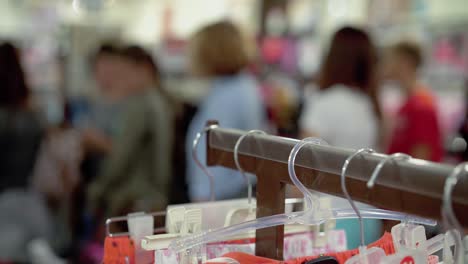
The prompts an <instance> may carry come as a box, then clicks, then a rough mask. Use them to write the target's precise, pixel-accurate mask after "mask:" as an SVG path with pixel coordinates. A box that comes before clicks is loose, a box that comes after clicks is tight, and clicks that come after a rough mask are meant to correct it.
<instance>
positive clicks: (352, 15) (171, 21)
mask: <svg viewBox="0 0 468 264" xmlns="http://www.w3.org/2000/svg"><path fill="white" fill-rule="evenodd" d="M467 4H468V3H467V1H466V0H427V1H426V0H411V1H409V0H408V1H406V0H392V1H390V0H387V1H381V0H352V1H350V0H0V40H12V41H14V42H15V44H16V45H17V46H18V47H19V48H20V49H21V52H22V58H21V59H22V60H23V61H22V62H23V65H24V67H25V71H26V76H27V78H28V83H29V85H30V87H31V89H32V91H33V100H34V102H35V103H36V104H37V105H38V106H39V108H40V110H41V111H42V112H43V113H44V115H45V116H46V117H47V122H49V124H50V125H57V124H60V123H61V122H62V121H63V120H64V118H65V117H64V111H63V109H64V105H65V103H67V104H71V105H72V106H74V107H75V108H74V110H75V111H79V102H81V101H82V100H83V99H89V98H93V97H95V93H96V87H95V83H94V81H93V76H92V70H91V69H90V57H91V55H92V54H93V52H94V51H95V50H96V48H97V47H98V46H99V45H100V44H101V43H102V42H103V41H109V40H115V41H118V42H122V43H131V44H138V45H141V46H143V47H145V48H146V49H147V50H148V51H150V52H151V53H152V54H153V55H154V58H156V59H157V63H158V65H159V66H160V69H161V72H162V76H163V81H164V86H163V87H164V88H165V89H166V90H167V91H168V92H169V93H170V94H172V95H173V96H174V97H175V98H177V99H178V100H179V101H180V102H183V103H184V104H187V105H190V106H193V107H196V106H197V104H198V103H199V102H200V100H201V99H202V98H204V95H205V94H206V88H207V87H208V86H206V85H204V83H203V81H201V80H197V79H194V78H193V77H192V76H191V75H190V74H189V72H188V69H187V55H186V54H185V51H186V47H187V41H188V38H189V37H190V36H191V34H192V33H194V32H195V31H196V30H198V29H199V28H200V27H202V26H204V25H206V24H208V23H210V22H215V21H218V20H220V19H225V18H228V19H230V20H232V21H234V22H235V23H236V24H237V25H239V26H240V27H241V28H242V30H243V31H244V32H245V33H246V35H247V36H249V37H250V38H252V40H254V41H253V43H256V45H255V46H253V47H252V51H253V52H254V53H255V54H256V56H257V58H261V60H262V63H261V65H257V66H258V67H259V68H257V69H256V73H257V77H258V79H259V80H260V82H262V83H267V84H269V85H270V86H271V87H274V89H275V91H281V92H278V94H281V95H282V96H281V97H282V98H280V99H278V98H277V97H271V98H269V99H271V102H267V104H271V106H272V107H273V108H274V111H276V113H277V114H278V115H277V120H275V121H276V123H275V124H274V126H273V125H272V128H273V127H274V129H276V131H275V130H273V131H275V132H276V134H279V135H283V136H291V137H297V136H298V135H297V118H298V115H299V113H300V106H301V99H302V98H303V97H304V94H305V93H307V89H305V87H308V85H311V84H313V82H314V78H315V76H316V74H317V71H318V69H319V66H320V65H319V62H320V60H321V56H322V54H323V53H324V50H326V48H327V44H328V43H327V41H328V40H329V38H330V36H331V34H333V32H334V31H335V30H337V29H338V28H339V27H340V26H343V25H349V24H351V25H358V26H362V27H365V28H366V29H368V30H369V32H370V33H371V35H372V37H373V40H374V41H375V42H376V43H377V45H378V46H379V47H381V48H385V47H388V46H390V45H391V44H393V43H395V42H397V41H399V40H402V39H410V40H415V41H417V42H418V43H421V44H422V46H423V48H424V51H425V62H426V63H425V66H424V68H423V70H422V71H421V78H422V79H423V80H424V81H425V82H427V83H430V84H431V88H432V89H433V91H434V94H436V95H437V100H438V105H439V107H438V110H439V116H440V119H439V120H440V121H441V122H442V124H441V125H442V128H443V135H444V143H445V148H446V153H448V155H447V156H446V158H445V161H446V162H452V163H455V162H459V161H460V158H459V153H461V152H463V151H464V150H465V149H466V146H467V143H466V142H465V141H464V140H463V139H462V138H461V137H459V135H458V131H459V128H460V126H461V124H462V123H463V122H464V120H465V117H466V114H465V112H466V111H467V109H466V107H467V106H468V96H467V92H468V8H467ZM0 63H1V62H0ZM380 100H381V103H382V104H383V109H384V114H385V115H387V116H392V115H394V114H395V111H396V110H397V109H398V107H399V106H400V104H401V100H400V94H399V92H398V89H395V87H392V85H391V84H385V85H383V87H382V90H381V94H380ZM72 122H79V120H72ZM0 214H1V213H0Z"/></svg>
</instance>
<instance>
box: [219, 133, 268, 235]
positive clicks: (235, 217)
mask: <svg viewBox="0 0 468 264" xmlns="http://www.w3.org/2000/svg"><path fill="white" fill-rule="evenodd" d="M252 134H262V135H265V134H266V132H264V131H262V130H250V131H248V132H247V133H245V134H244V135H242V136H241V137H239V139H238V140H237V142H236V145H235V146H234V152H233V155H234V163H235V164H236V167H237V170H238V171H239V172H240V173H241V174H242V176H243V177H244V179H245V182H246V183H247V191H248V192H247V206H243V207H237V208H233V209H231V210H230V211H229V212H228V214H227V215H226V219H225V222H224V226H231V225H234V224H238V223H241V222H245V221H248V220H252V219H255V218H256V207H257V206H256V203H255V204H254V203H253V202H252V196H253V194H252V189H253V186H252V182H251V181H250V177H249V176H248V175H247V174H246V173H245V171H244V169H242V167H241V165H240V161H239V147H240V144H241V143H242V141H243V140H244V139H245V138H246V137H248V136H250V135H252Z"/></svg>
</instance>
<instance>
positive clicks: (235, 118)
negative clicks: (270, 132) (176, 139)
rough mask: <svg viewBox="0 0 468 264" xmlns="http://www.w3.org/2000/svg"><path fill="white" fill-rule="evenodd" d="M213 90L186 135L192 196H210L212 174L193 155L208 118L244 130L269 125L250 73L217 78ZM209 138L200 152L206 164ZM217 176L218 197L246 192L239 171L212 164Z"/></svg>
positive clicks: (198, 150) (225, 125)
mask: <svg viewBox="0 0 468 264" xmlns="http://www.w3.org/2000/svg"><path fill="white" fill-rule="evenodd" d="M211 86H212V87H211V89H210V93H209V94H208V96H207V97H206V98H205V99H204V101H203V102H202V103H201V105H200V107H199V109H198V112H197V114H196V115H195V117H194V118H193V120H192V123H191V124H190V127H189V130H188V133H187V139H186V153H187V154H186V155H187V182H188V185H189V186H188V187H189V195H190V198H191V199H192V200H208V199H209V198H210V185H209V180H208V177H207V176H206V175H205V174H204V173H203V171H202V170H201V169H200V168H198V166H197V165H196V164H195V162H194V160H193V158H192V144H193V139H194V138H195V136H196V134H197V133H198V132H200V131H201V130H202V129H203V128H204V127H205V124H206V121H208V120H218V121H219V123H220V125H221V126H222V127H225V128H235V129H241V130H250V129H262V128H263V127H264V126H265V123H266V122H265V120H266V115H265V109H264V106H263V103H262V100H261V97H260V93H259V89H258V85H257V83H256V82H255V80H254V79H253V78H252V77H251V76H249V75H248V74H245V73H242V74H238V75H234V76H225V77H220V78H216V79H214V80H213V82H212V84H211ZM205 144H206V141H205V138H203V137H202V139H201V140H200V142H199V147H198V149H197V154H198V157H199V159H200V161H201V162H202V164H206V162H205V161H206V159H205V158H206V148H205V147H204V146H205ZM210 171H211V172H212V173H213V175H214V176H215V182H214V183H215V184H214V186H215V195H216V199H217V200H219V199H230V198H236V197H239V196H240V195H241V194H242V192H245V188H246V184H245V180H244V178H243V177H242V176H241V174H240V173H239V172H238V171H234V170H230V169H226V168H219V167H218V168H210Z"/></svg>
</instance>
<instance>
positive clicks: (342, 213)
mask: <svg viewBox="0 0 468 264" xmlns="http://www.w3.org/2000/svg"><path fill="white" fill-rule="evenodd" d="M323 142H324V141H323V140H320V139H317V138H306V139H304V140H302V141H300V142H298V143H297V144H296V145H295V146H294V148H293V149H292V151H291V153H290V155H289V159H288V171H289V175H290V177H291V181H292V182H293V183H294V185H295V186H296V187H297V188H298V189H299V190H300V191H301V192H302V193H303V195H304V202H305V209H304V211H301V212H294V213H288V214H278V215H273V216H268V217H262V218H258V219H255V220H251V221H247V222H244V223H240V224H237V225H233V226H229V227H224V228H219V229H215V230H213V231H204V232H201V233H200V234H195V235H190V236H187V237H183V238H180V239H176V240H174V241H173V242H172V243H171V245H170V248H171V249H172V250H174V251H176V252H180V251H183V250H186V249H190V248H192V247H194V246H199V245H203V244H206V243H209V242H213V241H220V240H225V239H226V238H228V237H230V236H233V235H237V234H242V233H245V232H247V231H250V230H256V229H261V228H266V227H273V226H278V225H286V224H302V225H318V224H321V223H324V222H325V221H327V220H329V219H349V218H356V216H357V214H356V211H355V210H350V209H335V210H324V209H322V208H320V204H319V202H318V198H317V197H315V195H313V194H312V193H311V192H310V191H309V190H308V189H307V188H306V187H305V186H304V185H303V184H302V183H301V182H300V181H299V179H298V178H297V176H296V173H295V170H294V163H295V159H296V156H297V154H298V152H299V150H300V149H301V148H302V147H303V146H305V145H308V144H315V145H320V144H322V143H323ZM359 213H360V215H361V216H362V217H365V218H373V219H389V220H399V221H401V220H403V219H410V220H411V221H412V222H416V223H423V224H427V225H435V224H436V222H435V221H433V220H430V219H425V218H420V217H414V216H408V215H406V214H403V213H399V212H392V211H387V210H381V209H373V208H366V209H362V210H360V212H359Z"/></svg>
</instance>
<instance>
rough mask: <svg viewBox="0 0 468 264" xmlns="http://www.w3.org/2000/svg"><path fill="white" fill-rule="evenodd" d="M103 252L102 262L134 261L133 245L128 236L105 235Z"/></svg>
mask: <svg viewBox="0 0 468 264" xmlns="http://www.w3.org/2000/svg"><path fill="white" fill-rule="evenodd" d="M104 252H105V253H104V259H103V263H104V264H134V263H135V245H134V244H133V241H132V240H131V239H130V238H129V237H128V236H122V237H106V239H105V241H104Z"/></svg>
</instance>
